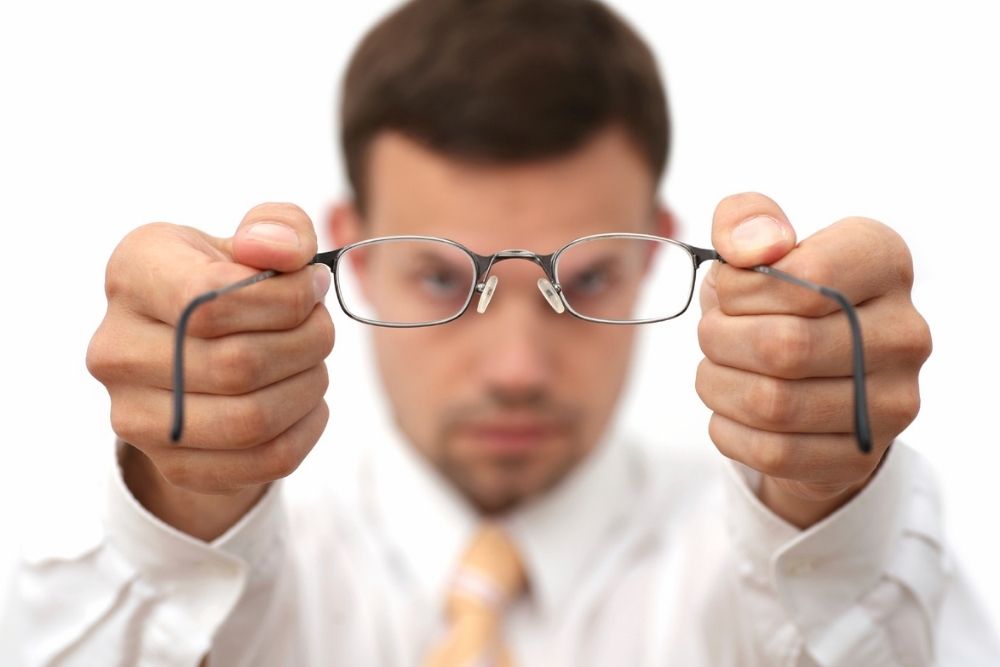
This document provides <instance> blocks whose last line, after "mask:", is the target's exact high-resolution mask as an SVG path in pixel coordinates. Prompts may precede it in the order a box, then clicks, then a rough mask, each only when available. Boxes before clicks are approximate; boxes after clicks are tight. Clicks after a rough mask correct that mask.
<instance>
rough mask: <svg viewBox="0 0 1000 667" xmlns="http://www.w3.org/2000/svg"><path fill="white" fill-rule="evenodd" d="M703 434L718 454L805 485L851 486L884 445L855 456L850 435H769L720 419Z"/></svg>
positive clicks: (868, 471) (866, 472)
mask: <svg viewBox="0 0 1000 667" xmlns="http://www.w3.org/2000/svg"><path fill="white" fill-rule="evenodd" d="M708 433H709V436H710V437H711V438H712V442H714V443H715V446H716V447H717V448H718V450H719V451H720V452H721V453H722V454H723V455H724V456H726V457H728V458H730V459H733V460H734V461H739V462H740V463H743V464H744V465H747V466H749V467H750V468H753V469H754V470H757V471H759V472H761V473H763V474H765V475H767V476H769V477H776V478H780V479H792V480H797V481H799V482H803V483H808V484H823V485H827V484H831V485H832V484H854V483H856V482H857V481H858V480H859V479H865V478H866V477H867V476H868V475H870V474H871V471H872V470H873V469H874V467H875V466H876V465H877V464H878V462H879V460H880V459H881V458H882V454H883V453H884V451H885V448H886V447H887V446H888V443H887V442H886V441H880V442H881V444H880V445H879V446H878V448H877V450H876V452H874V455H872V454H862V453H860V452H859V451H858V448H857V442H856V440H855V439H854V436H853V435H852V434H844V433H823V434H820V433H773V432H769V431H763V430H759V429H755V428H752V427H750V426H746V425H745V424H741V423H739V422H737V421H735V420H733V419H730V418H728V417H725V416H723V415H719V414H714V415H712V418H711V419H710V420H709V424H708Z"/></svg>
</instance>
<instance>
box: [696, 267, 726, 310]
mask: <svg viewBox="0 0 1000 667" xmlns="http://www.w3.org/2000/svg"><path fill="white" fill-rule="evenodd" d="M721 266H722V263H721V262H712V265H711V266H710V267H709V269H708V273H706V274H705V279H704V280H702V281H701V289H700V290H699V291H698V301H699V304H700V305H701V312H702V313H707V312H708V311H710V310H714V309H716V308H718V307H719V293H718V289H717V287H716V281H717V280H718V276H719V268H720V267H721Z"/></svg>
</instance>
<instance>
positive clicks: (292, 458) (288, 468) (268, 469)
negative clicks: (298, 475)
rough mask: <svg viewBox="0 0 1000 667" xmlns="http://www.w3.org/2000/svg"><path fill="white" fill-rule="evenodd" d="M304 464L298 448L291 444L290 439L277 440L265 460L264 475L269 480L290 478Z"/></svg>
mask: <svg viewBox="0 0 1000 667" xmlns="http://www.w3.org/2000/svg"><path fill="white" fill-rule="evenodd" d="M301 463H302V454H301V453H300V450H299V448H298V447H296V446H294V444H293V443H291V442H289V437H281V438H278V439H277V440H275V441H274V442H273V443H272V444H271V446H270V447H269V449H268V452H267V456H266V457H265V460H264V474H265V475H266V476H267V477H268V478H269V479H279V478H281V477H288V476H289V475H291V474H292V473H293V472H295V470H296V469H297V468H298V467H299V464H301Z"/></svg>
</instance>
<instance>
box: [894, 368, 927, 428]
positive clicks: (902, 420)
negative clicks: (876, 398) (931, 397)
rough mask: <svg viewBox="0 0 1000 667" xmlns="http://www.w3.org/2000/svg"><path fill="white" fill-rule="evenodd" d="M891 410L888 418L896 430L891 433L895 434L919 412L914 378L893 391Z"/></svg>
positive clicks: (917, 391)
mask: <svg viewBox="0 0 1000 667" xmlns="http://www.w3.org/2000/svg"><path fill="white" fill-rule="evenodd" d="M891 410H892V412H891V415H890V420H891V422H892V424H893V429H894V430H895V431H896V433H895V434H893V435H897V434H899V433H901V432H902V431H903V429H905V428H906V427H907V426H909V425H910V424H911V423H913V420H914V419H916V418H917V414H918V413H919V412H920V389H919V386H918V384H917V382H916V379H914V380H913V381H911V382H907V383H906V384H905V385H904V386H903V387H902V388H900V389H898V390H896V391H895V392H894V395H893V400H892V407H891Z"/></svg>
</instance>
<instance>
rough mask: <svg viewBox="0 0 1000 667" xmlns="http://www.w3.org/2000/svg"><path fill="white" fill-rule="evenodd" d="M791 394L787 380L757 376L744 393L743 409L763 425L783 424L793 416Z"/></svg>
mask: <svg viewBox="0 0 1000 667" xmlns="http://www.w3.org/2000/svg"><path fill="white" fill-rule="evenodd" d="M793 396H794V392H792V391H791V389H790V386H789V383H788V382H786V381H784V380H781V379H778V378H773V377H768V376H758V377H757V378H756V379H755V380H754V382H753V383H752V384H751V386H750V388H749V390H748V391H747V392H746V394H744V406H743V407H744V411H745V412H746V414H748V415H751V416H752V417H754V418H755V419H756V420H757V421H758V422H759V423H760V424H761V425H762V426H764V427H772V428H774V427H781V426H785V425H787V424H789V423H790V422H791V421H792V419H793V417H794V413H795V407H794V405H793Z"/></svg>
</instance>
